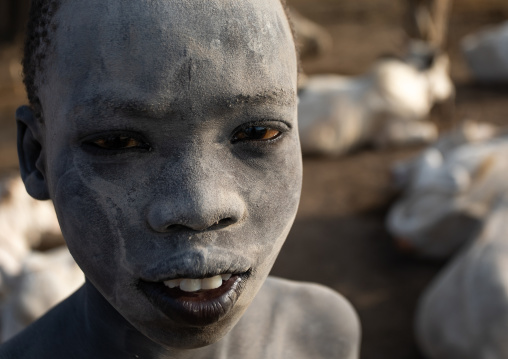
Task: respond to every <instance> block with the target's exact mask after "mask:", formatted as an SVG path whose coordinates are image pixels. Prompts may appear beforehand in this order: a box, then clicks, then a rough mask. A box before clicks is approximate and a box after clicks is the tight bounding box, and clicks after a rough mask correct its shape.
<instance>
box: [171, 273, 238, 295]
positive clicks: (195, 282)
mask: <svg viewBox="0 0 508 359" xmlns="http://www.w3.org/2000/svg"><path fill="white" fill-rule="evenodd" d="M229 278H231V274H230V273H228V274H221V275H216V276H213V277H209V278H203V279H190V278H182V279H180V278H179V279H170V280H166V281H164V284H165V285H166V287H168V288H176V287H180V290H182V291H184V292H196V291H198V290H201V289H203V290H209V289H216V288H219V287H220V286H221V285H222V282H223V281H227V280H228V279H229Z"/></svg>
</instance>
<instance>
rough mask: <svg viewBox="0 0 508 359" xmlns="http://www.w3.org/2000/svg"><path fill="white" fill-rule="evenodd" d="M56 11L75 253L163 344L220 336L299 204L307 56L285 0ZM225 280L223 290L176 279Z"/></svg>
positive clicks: (54, 115) (61, 140) (60, 204)
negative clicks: (299, 91)
mask: <svg viewBox="0 0 508 359" xmlns="http://www.w3.org/2000/svg"><path fill="white" fill-rule="evenodd" d="M55 20H56V23H57V24H58V29H57V30H56V33H55V34H54V40H53V44H54V51H52V52H51V53H50V54H48V57H47V60H46V61H45V64H46V65H45V66H46V67H45V70H44V76H45V83H44V84H43V85H41V86H40V91H39V96H40V98H41V103H42V106H43V110H44V118H45V130H44V134H43V156H44V157H43V158H44V161H45V178H46V181H47V186H48V190H49V193H50V195H51V198H52V199H53V201H54V204H55V207H56V210H57V213H58V217H59V221H60V224H61V227H62V231H63V233H64V236H65V238H66V240H67V242H68V245H69V249H70V251H71V253H72V255H73V256H74V258H75V259H76V261H77V262H78V264H79V265H80V267H81V268H82V269H83V271H84V272H85V274H86V276H87V278H88V279H89V280H90V282H91V283H93V285H94V286H95V287H96V288H97V289H98V290H99V291H100V292H101V293H102V295H103V296H104V297H105V298H106V299H107V300H108V301H109V302H110V303H111V304H112V305H113V306H114V307H115V308H116V309H117V310H118V311H119V312H120V313H121V314H122V315H123V317H125V318H126V319H127V320H128V321H129V322H131V323H132V324H133V325H134V326H135V327H136V328H137V329H138V330H140V331H141V332H143V333H144V334H145V335H147V336H148V337H150V338H152V339H153V340H155V341H157V342H159V343H161V344H163V345H166V346H170V347H196V346H202V345H205V344H208V343H210V342H213V341H216V340H218V339H219V338H221V337H222V336H223V335H224V334H225V333H226V332H227V331H228V330H229V329H230V328H231V327H232V326H233V325H234V324H235V323H236V322H237V320H238V319H239V318H240V316H241V314H242V313H243V312H244V310H245V309H246V307H247V306H248V305H249V304H250V302H251V301H252V300H253V298H254V295H255V294H256V292H257V291H258V290H259V288H260V286H261V284H262V283H263V280H264V279H265V277H266V276H267V275H268V272H269V270H270V268H271V266H272V264H273V262H274V260H275V258H276V256H277V254H278V252H279V249H280V247H281V246H282V244H283V242H284V240H285V238H286V236H287V233H288V231H289V229H290V227H291V224H292V222H293V219H294V216H295V213H296V209H297V205H298V201H299V195H300V186H301V157H300V147H299V141H298V135H297V123H296V72H297V71H296V58H295V52H294V45H293V40H292V36H291V32H290V29H289V26H288V23H287V20H286V17H285V14H284V11H283V8H282V6H281V5H280V3H279V0H247V1H241V2H240V1H236V0H193V1H169V0H152V1H139V0H136V1H134V0H124V1H105V0H89V1H67V2H64V4H63V5H62V6H61V7H60V9H59V11H58V13H57V14H56V18H55ZM226 273H230V274H232V275H233V276H232V278H231V280H228V281H227V282H224V284H222V286H221V287H220V288H218V289H214V290H209V291H203V290H201V291H198V292H186V291H182V290H180V289H178V288H177V289H173V290H170V289H169V288H168V287H167V286H165V285H164V283H163V281H165V280H169V279H178V278H207V277H213V276H215V275H219V274H226ZM202 283H203V282H202ZM187 290H188V288H187Z"/></svg>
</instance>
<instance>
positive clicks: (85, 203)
mask: <svg viewBox="0 0 508 359" xmlns="http://www.w3.org/2000/svg"><path fill="white" fill-rule="evenodd" d="M88 182H89V181H88V180H87V179H86V178H85V179H84V178H83V176H81V173H80V172H79V171H78V170H77V169H75V168H72V169H70V170H68V171H67V172H65V174H63V175H62V176H60V177H59V179H58V182H57V183H56V186H55V187H54V191H53V196H52V197H53V202H54V204H55V209H56V212H57V215H58V220H59V222H60V226H61V228H62V233H63V235H64V238H65V240H66V242H67V245H68V247H69V251H70V252H71V254H72V256H73V257H74V259H75V260H76V262H77V263H78V265H79V266H80V267H81V269H82V270H83V271H84V272H85V275H86V276H87V278H89V279H91V280H92V282H94V284H99V283H96V282H98V281H99V282H100V281H102V282H104V283H109V284H108V285H106V286H100V285H99V286H98V287H99V288H101V287H102V288H108V287H109V286H112V284H113V283H115V282H117V281H115V280H113V279H114V278H115V277H116V265H115V262H117V261H118V260H117V259H116V258H118V256H119V252H120V250H119V245H118V240H117V236H116V235H115V233H116V231H117V229H116V228H117V225H116V222H117V221H116V218H114V217H115V216H113V215H112V213H115V205H114V204H113V203H112V202H111V201H108V199H107V198H104V197H103V196H100V195H99V194H98V193H96V191H94V190H92V189H91V186H90V183H88Z"/></svg>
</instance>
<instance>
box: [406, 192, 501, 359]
mask: <svg viewBox="0 0 508 359" xmlns="http://www.w3.org/2000/svg"><path fill="white" fill-rule="evenodd" d="M507 193H508V192H507ZM495 200H496V205H495V206H494V208H493V210H492V211H491V212H490V213H489V215H488V219H487V220H486V222H485V225H484V227H483V230H482V231H481V233H480V234H479V235H478V236H477V238H476V239H475V240H474V242H473V243H472V244H471V246H469V247H467V248H464V249H463V251H462V252H461V253H460V254H459V255H458V256H457V257H456V258H454V259H453V260H452V262H451V264H449V265H448V266H447V267H446V268H445V269H444V270H443V271H442V273H440V275H439V276H438V277H437V279H435V280H434V282H433V283H432V284H431V286H430V287H429V288H428V289H427V290H426V292H425V294H424V295H423V297H422V299H421V301H420V304H419V308H418V311H417V316H416V336H417V340H418V343H419V346H420V348H421V349H422V351H423V352H424V353H425V355H426V357H427V358H429V359H504V358H508V340H507V333H508V194H505V195H504V196H501V197H497V198H496V199H495Z"/></svg>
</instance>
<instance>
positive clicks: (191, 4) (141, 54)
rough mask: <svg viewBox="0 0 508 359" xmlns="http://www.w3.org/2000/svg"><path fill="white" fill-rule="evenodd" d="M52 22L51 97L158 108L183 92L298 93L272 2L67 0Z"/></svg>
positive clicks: (286, 35) (280, 15) (287, 40)
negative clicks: (116, 98)
mask: <svg viewBox="0 0 508 359" xmlns="http://www.w3.org/2000/svg"><path fill="white" fill-rule="evenodd" d="M56 21H57V23H58V30H57V31H56V34H55V50H54V55H53V56H51V55H50V57H49V58H50V60H49V62H50V64H51V65H50V66H49V67H48V70H47V76H48V79H49V81H50V82H51V80H52V79H55V78H56V79H57V81H56V83H54V84H52V86H50V87H51V90H52V92H53V95H54V91H55V90H56V91H58V90H59V87H61V88H60V92H61V93H65V94H68V96H74V97H80V98H83V97H87V98H94V97H97V95H98V94H99V96H100V95H101V93H115V92H118V91H119V90H120V91H121V92H123V95H122V96H124V97H130V98H137V99H141V100H143V98H151V101H152V102H158V101H159V100H160V101H164V100H166V98H170V99H171V100H172V101H174V100H175V98H179V97H181V98H188V97H189V93H193V94H196V93H199V95H200V96H213V97H217V95H220V94H221V93H224V94H225V95H232V96H235V95H239V94H245V95H256V94H260V93H266V92H268V91H273V90H274V89H276V90H277V91H278V92H288V90H289V91H290V92H291V91H293V90H294V88H295V85H296V84H295V82H296V55H295V51H294V44H293V39H292V35H291V31H290V29H289V25H288V22H287V19H286V16H285V13H284V10H283V8H282V5H281V4H280V1H279V0H246V1H237V0H185V1H182V0H179V1H176V0H175V1H172V0H150V1H149V0H122V1H109V0H87V1H74V0H69V1H65V2H64V3H63V4H62V6H61V8H60V10H59V11H58V13H57V15H56ZM69 89H71V90H69ZM154 96H155V97H157V98H154ZM159 97H160V98H159Z"/></svg>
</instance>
